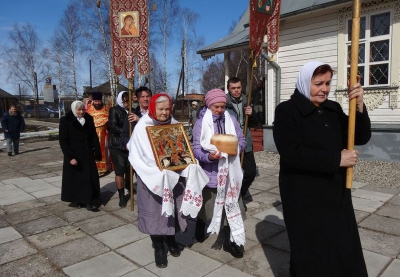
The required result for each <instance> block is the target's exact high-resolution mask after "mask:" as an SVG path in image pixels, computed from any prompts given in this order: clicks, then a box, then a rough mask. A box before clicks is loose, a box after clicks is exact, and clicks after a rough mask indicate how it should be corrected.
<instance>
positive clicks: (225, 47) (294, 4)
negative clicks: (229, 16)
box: [197, 0, 351, 59]
mask: <svg viewBox="0 0 400 277" xmlns="http://www.w3.org/2000/svg"><path fill="white" fill-rule="evenodd" d="M350 1H351V0H301V1H299V0H281V14H280V18H281V19H283V18H286V17H290V16H294V15H298V14H302V13H305V12H309V11H312V10H318V9H323V8H326V7H329V6H333V5H338V4H342V3H345V2H350ZM249 14H250V9H249V7H248V8H247V10H246V11H245V13H244V14H243V16H242V17H241V18H240V20H239V22H238V23H237V25H236V27H235V29H234V30H233V31H232V33H230V34H229V35H227V36H226V37H224V38H222V39H220V40H218V41H216V42H214V43H212V44H210V45H209V46H206V47H204V48H202V49H200V50H198V51H197V54H200V55H201V56H202V58H203V59H208V58H210V57H212V56H214V55H215V54H220V53H223V52H226V51H234V50H239V49H243V48H247V47H249V30H250V28H249Z"/></svg>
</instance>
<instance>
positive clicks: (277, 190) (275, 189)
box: [268, 187, 281, 195]
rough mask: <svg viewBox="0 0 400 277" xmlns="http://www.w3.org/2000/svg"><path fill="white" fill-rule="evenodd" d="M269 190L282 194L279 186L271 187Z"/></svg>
mask: <svg viewBox="0 0 400 277" xmlns="http://www.w3.org/2000/svg"><path fill="white" fill-rule="evenodd" d="M268 192H271V193H275V194H279V195H280V194H281V191H280V190H279V187H276V188H273V189H270V190H268Z"/></svg>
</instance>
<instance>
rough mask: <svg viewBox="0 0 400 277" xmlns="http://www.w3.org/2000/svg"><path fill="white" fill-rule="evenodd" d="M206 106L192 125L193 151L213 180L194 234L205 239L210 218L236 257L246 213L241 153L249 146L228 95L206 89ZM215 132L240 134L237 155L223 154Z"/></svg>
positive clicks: (210, 230) (240, 252) (205, 192)
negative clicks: (227, 106)
mask: <svg viewBox="0 0 400 277" xmlns="http://www.w3.org/2000/svg"><path fill="white" fill-rule="evenodd" d="M205 101H206V105H207V109H203V111H202V112H201V113H200V117H199V119H198V121H197V123H196V125H195V127H194V129H193V154H194V156H195V158H196V159H197V160H198V161H199V163H200V166H201V167H202V168H203V169H204V171H205V172H206V174H207V176H208V177H209V178H210V181H209V182H208V183H207V185H206V187H205V188H204V189H203V199H204V203H203V206H202V207H201V210H200V212H199V214H198V217H197V221H196V230H195V238H196V240H197V241H198V242H203V241H204V239H205V226H206V222H208V221H209V220H211V223H210V226H209V227H208V229H207V232H208V233H217V234H218V232H219V230H220V228H221V227H222V226H220V225H221V224H222V225H223V230H224V235H225V239H224V243H223V249H224V251H226V252H229V253H230V254H231V255H232V256H233V257H235V258H242V257H243V252H244V250H243V245H244V242H245V232H244V225H243V217H245V212H244V206H243V201H242V198H241V197H240V187H241V185H242V179H243V174H242V170H241V166H240V153H241V152H243V151H244V149H245V147H246V139H245V137H244V135H243V132H242V129H241V128H240V125H239V123H238V121H237V120H236V117H235V116H233V115H231V114H230V113H228V111H226V110H225V104H226V96H225V92H224V91H222V90H220V89H213V90H210V91H209V92H207V94H206V97H205ZM214 134H232V135H235V136H237V138H238V144H239V151H238V153H237V155H236V156H226V154H224V155H222V154H221V152H219V151H218V149H216V147H215V146H214V145H211V144H210V139H211V137H212V136H213V135H214Z"/></svg>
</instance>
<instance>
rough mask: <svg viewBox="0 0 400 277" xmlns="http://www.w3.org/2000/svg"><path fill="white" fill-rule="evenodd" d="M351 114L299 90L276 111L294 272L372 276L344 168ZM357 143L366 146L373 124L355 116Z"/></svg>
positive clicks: (363, 116) (364, 115)
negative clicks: (317, 102)
mask: <svg viewBox="0 0 400 277" xmlns="http://www.w3.org/2000/svg"><path fill="white" fill-rule="evenodd" d="M347 126H348V117H347V115H346V114H344V113H343V110H342V108H341V107H340V105H339V104H338V103H336V102H333V101H330V100H326V101H325V102H324V103H323V104H321V106H320V107H316V106H314V105H313V104H312V103H311V102H310V100H308V99H307V98H306V97H305V96H303V95H302V94H301V93H300V92H299V91H297V90H296V91H295V92H294V94H293V95H292V97H291V99H290V100H288V101H286V102H283V103H281V104H280V105H278V107H277V108H276V110H275V122H274V129H273V134H274V140H275V144H276V147H277V149H278V152H279V154H280V173H279V188H280V193H281V198H282V206H283V216H284V220H285V224H286V228H287V232H288V237H289V242H290V249H291V275H292V276H297V277H298V276H307V277H313V276H315V277H317V276H318V277H320V276H324V277H329V276H335V277H344V276H346V277H350V276H354V277H362V276H368V275H367V270H366V266H365V261H364V257H363V253H362V248H361V242H360V237H359V234H358V229H357V222H356V219H355V215H354V210H353V204H352V201H351V190H350V189H346V187H345V178H346V168H341V167H340V159H341V151H342V150H343V149H345V148H347V147H346V145H347V142H346V141H347ZM355 134H356V136H355V144H358V145H360V144H366V143H367V142H368V141H369V139H370V137H371V123H370V120H369V117H368V113H367V110H366V108H365V106H364V111H363V113H359V112H357V114H356V132H355Z"/></svg>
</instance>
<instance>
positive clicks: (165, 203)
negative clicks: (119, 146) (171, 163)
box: [127, 93, 208, 268]
mask: <svg viewBox="0 0 400 277" xmlns="http://www.w3.org/2000/svg"><path fill="white" fill-rule="evenodd" d="M171 111H172V102H171V99H170V98H169V96H168V95H167V94H165V93H159V94H156V95H154V96H152V98H151V100H150V104H149V109H148V113H147V114H144V115H143V116H142V117H141V119H140V120H139V121H138V123H137V124H136V126H135V131H134V132H133V134H132V136H131V138H130V140H129V142H128V144H127V148H128V150H129V161H130V163H131V164H132V166H133V168H134V169H135V173H136V180H137V206H138V227H139V230H140V231H141V232H142V233H145V234H149V235H150V238H151V240H152V242H153V247H154V257H155V263H156V266H157V267H160V268H164V267H166V266H167V264H168V260H167V252H166V251H165V249H164V242H165V243H166V244H167V246H168V247H169V252H170V254H171V255H172V256H173V257H178V256H180V254H181V250H180V248H179V245H178V244H177V243H176V241H175V234H176V233H177V232H179V231H181V232H184V231H185V230H186V227H187V216H189V215H190V216H191V217H193V218H194V217H196V216H197V213H198V211H199V210H200V207H201V204H202V198H201V190H202V189H203V187H204V186H205V184H206V183H207V181H208V178H207V175H205V173H204V171H203V170H202V169H201V167H200V166H199V165H198V164H189V165H188V166H187V167H186V169H185V170H183V171H176V172H175V171H171V170H168V168H165V169H163V170H160V169H159V167H158V166H157V162H156V160H155V157H154V154H153V150H152V146H151V144H150V140H149V137H148V135H147V131H146V128H147V127H148V126H161V125H168V124H176V123H179V122H177V121H176V120H175V119H174V118H172V116H171ZM184 195H185V197H183V196H184Z"/></svg>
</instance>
